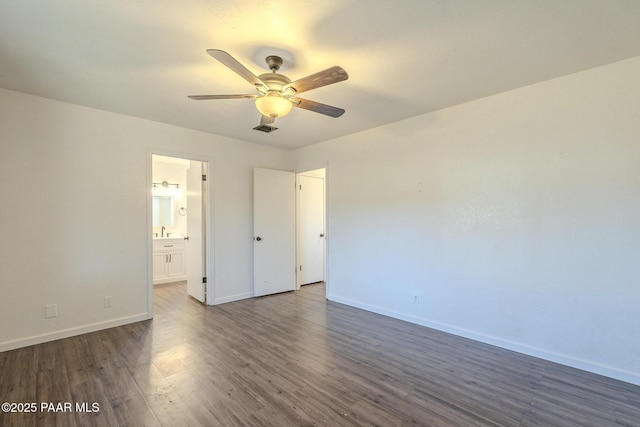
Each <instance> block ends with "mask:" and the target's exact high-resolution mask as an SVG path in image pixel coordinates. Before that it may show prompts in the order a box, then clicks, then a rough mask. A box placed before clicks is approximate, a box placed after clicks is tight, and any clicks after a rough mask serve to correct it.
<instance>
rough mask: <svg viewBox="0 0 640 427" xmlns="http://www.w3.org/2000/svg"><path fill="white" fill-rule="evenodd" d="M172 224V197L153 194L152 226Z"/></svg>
mask: <svg viewBox="0 0 640 427" xmlns="http://www.w3.org/2000/svg"><path fill="white" fill-rule="evenodd" d="M162 225H164V226H167V225H173V197H171V196H153V226H154V227H160V226H162Z"/></svg>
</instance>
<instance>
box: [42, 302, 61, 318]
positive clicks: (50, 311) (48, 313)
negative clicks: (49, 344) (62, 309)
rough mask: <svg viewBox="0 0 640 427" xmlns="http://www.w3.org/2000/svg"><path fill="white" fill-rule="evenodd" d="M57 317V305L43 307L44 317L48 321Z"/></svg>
mask: <svg viewBox="0 0 640 427" xmlns="http://www.w3.org/2000/svg"><path fill="white" fill-rule="evenodd" d="M57 315H58V304H49V305H45V306H44V317H45V319H49V318H51V317H56V316H57Z"/></svg>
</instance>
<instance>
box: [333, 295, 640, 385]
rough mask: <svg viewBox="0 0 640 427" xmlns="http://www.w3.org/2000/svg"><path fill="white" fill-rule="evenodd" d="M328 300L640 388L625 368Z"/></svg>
mask: <svg viewBox="0 0 640 427" xmlns="http://www.w3.org/2000/svg"><path fill="white" fill-rule="evenodd" d="M327 299H328V300H330V301H334V302H337V303H340V304H345V305H348V306H351V307H355V308H360V309H362V310H366V311H370V312H373V313H377V314H382V315H384V316H388V317H392V318H394V319H399V320H404V321H406V322H410V323H414V324H417V325H421V326H425V327H427V328H431V329H436V330H438V331H442V332H447V333H450V334H453V335H457V336H460V337H464V338H469V339H472V340H474V341H479V342H482V343H485V344H489V345H493V346H496V347H500V348H504V349H507V350H511V351H515V352H518V353H522V354H526V355H528V356H533V357H537V358H539V359H544V360H547V361H550V362H554V363H559V364H561V365H565V366H569V367H572V368H576V369H581V370H583V371H587V372H591V373H593V374H598V375H603V376H606V377H609V378H613V379H616V380H620V381H625V382H628V383H631V384H635V385H640V374H638V373H635V372H630V371H625V370H622V369H617V368H614V367H611V366H607V365H603V364H600V363H597V362H592V361H589V360H584V359H579V358H576V357H572V356H567V355H565V354H560V353H555V352H552V351H549V350H544V349H541V348H537V347H532V346H528V345H524V344H520V343H517V342H513V341H509V340H504V339H501V338H497V337H493V336H490V335H484V334H479V333H477V332H474V331H470V330H468V329H463V328H458V327H456V326H452V325H448V324H445V323H440V322H435V321H433V320H429V319H425V318H423V317H418V316H412V315H409V314H404V313H399V312H396V311H392V310H387V309H385V308H382V307H378V306H374V305H369V304H363V303H361V302H359V301H355V300H352V299H350V298H343V297H340V296H338V295H333V294H329V293H327Z"/></svg>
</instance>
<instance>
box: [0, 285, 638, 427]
mask: <svg viewBox="0 0 640 427" xmlns="http://www.w3.org/2000/svg"><path fill="white" fill-rule="evenodd" d="M154 297H155V319H154V320H153V321H146V322H140V323H136V324H132V325H127V326H123V327H119V328H113V329H109V330H105V331H100V332H96V333H91V334H86V335H82V336H78V337H73V338H68V339H64V340H59V341H55V342H50V343H45V344H40V345H36V346H31V347H26V348H22V349H18V350H13V351H8V352H3V353H0V368H1V371H0V401H2V402H15V403H29V402H34V403H37V405H38V411H37V412H36V413H27V414H17V413H0V425H2V426H14V425H15V426H23V425H24V426H36V425H38V426H45V425H46V426H49V425H51V426H53V425H58V426H75V425H77V426H85V425H100V426H146V425H149V426H159V425H160V426H172V427H173V426H199V425H206V426H211V425H221V426H229V425H231V426H233V425H254V426H289V425H291V426H300V425H328V426H342V425H358V426H360V425H380V426H395V425H421V426H476V425H479V426H485V425H491V426H495V425H499V426H599V427H600V426H612V425H624V426H640V387H638V386H634V385H631V384H627V383H624V382H619V381H615V380H611V379H608V378H604V377H601V376H597V375H593V374H589V373H585V372H583V371H579V370H575V369H571V368H567V367H563V366H560V365H557V364H554V363H550V362H546V361H543V360H540V359H535V358H532V357H528V356H524V355H521V354H517V353H513V352H510V351H506V350H502V349H499V348H496V347H492V346H488V345H485V344H481V343H477V342H474V341H471V340H467V339H463V338H459V337H455V336H452V335H449V334H446V333H442V332H438V331H434V330H431V329H428V328H424V327H421V326H417V325H413V324H410V323H406V322H402V321H399V320H395V319H391V318H388V317H384V316H380V315H377V314H373V313H369V312H366V311H362V310H358V309H354V308H351V307H348V306H345V305H341V304H337V303H332V302H327V301H325V299H324V285H322V284H319V285H310V286H306V287H303V289H302V290H301V291H298V292H290V293H285V294H279V295H274V296H269V297H262V298H256V299H250V300H244V301H238V302H233V303H228V304H223V305H220V306H215V307H204V306H202V305H200V304H199V303H197V302H196V301H194V300H193V299H191V298H189V297H187V296H186V288H185V284H184V283H179V284H177V285H161V286H156V289H155V292H154ZM42 402H52V403H54V404H57V403H58V402H60V403H62V404H64V402H71V403H72V405H73V412H45V411H42V410H41V407H40V406H39V405H40V404H41V403H42ZM83 402H86V403H88V404H89V405H91V404H92V403H94V402H95V403H97V404H98V406H99V411H98V412H94V413H87V412H85V413H79V412H76V408H75V405H76V403H80V404H82V403H83Z"/></svg>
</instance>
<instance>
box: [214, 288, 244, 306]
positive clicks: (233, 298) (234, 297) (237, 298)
mask: <svg viewBox="0 0 640 427" xmlns="http://www.w3.org/2000/svg"><path fill="white" fill-rule="evenodd" d="M247 298H253V291H251V292H243V293H241V294H235V295H229V296H226V297H223V298H216V299H215V300H214V301H213V305H218V304H224V303H227V302H233V301H240V300H243V299H247Z"/></svg>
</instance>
